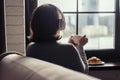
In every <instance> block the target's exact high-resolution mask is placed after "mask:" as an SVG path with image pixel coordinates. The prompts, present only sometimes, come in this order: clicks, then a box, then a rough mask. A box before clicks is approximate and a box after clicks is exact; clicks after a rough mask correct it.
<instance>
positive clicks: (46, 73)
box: [0, 53, 99, 80]
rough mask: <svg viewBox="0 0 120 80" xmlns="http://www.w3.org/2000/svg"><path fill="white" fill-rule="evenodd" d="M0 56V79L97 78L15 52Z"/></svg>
mask: <svg viewBox="0 0 120 80" xmlns="http://www.w3.org/2000/svg"><path fill="white" fill-rule="evenodd" d="M0 58H1V62H0V80H99V79H97V78H94V77H91V76H88V75H85V74H83V73H78V72H75V71H73V70H70V69H67V68H64V67H61V66H58V65H55V64H52V63H49V62H46V61H42V60H38V59H34V58H30V57H26V56H23V55H21V54H17V53H13V54H12V53H6V54H3V55H2V56H1V57H0Z"/></svg>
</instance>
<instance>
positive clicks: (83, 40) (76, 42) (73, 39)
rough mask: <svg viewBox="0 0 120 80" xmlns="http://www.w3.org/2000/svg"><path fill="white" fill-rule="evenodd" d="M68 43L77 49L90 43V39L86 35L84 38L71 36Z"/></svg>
mask: <svg viewBox="0 0 120 80" xmlns="http://www.w3.org/2000/svg"><path fill="white" fill-rule="evenodd" d="M68 42H69V43H72V44H73V45H74V46H76V47H78V46H84V45H85V44H86V43H87V42H88V38H87V37H86V35H84V36H71V37H70V39H69V41H68Z"/></svg>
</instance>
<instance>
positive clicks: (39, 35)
mask: <svg viewBox="0 0 120 80" xmlns="http://www.w3.org/2000/svg"><path fill="white" fill-rule="evenodd" d="M59 15H61V16H62V17H64V16H63V15H62V13H61V11H60V10H59V9H58V8H57V7H56V6H54V5H51V4H44V5H41V6H40V7H38V8H36V9H35V11H34V12H33V15H32V18H31V25H30V29H31V33H30V39H31V40H32V41H35V42H36V41H50V40H58V39H59V37H60V36H59V37H55V35H56V34H57V31H59V29H60V28H59V27H60V26H59V20H60V19H59V18H60V17H59Z"/></svg>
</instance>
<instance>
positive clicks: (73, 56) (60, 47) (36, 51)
mask: <svg viewBox="0 0 120 80" xmlns="http://www.w3.org/2000/svg"><path fill="white" fill-rule="evenodd" d="M26 56H29V57H33V58H37V59H41V60H45V61H48V62H52V63H55V64H58V65H61V66H64V67H66V68H69V69H73V70H76V71H79V72H85V64H84V62H83V60H82V58H81V56H80V54H79V52H78V51H77V49H76V48H75V47H74V46H73V45H71V44H60V43H57V42H42V43H40V42H31V43H30V44H29V45H28V46H27V53H26Z"/></svg>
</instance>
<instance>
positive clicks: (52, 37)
mask: <svg viewBox="0 0 120 80" xmlns="http://www.w3.org/2000/svg"><path fill="white" fill-rule="evenodd" d="M30 25H31V26H30V36H29V40H30V41H31V43H30V44H29V45H28V47H27V53H26V55H27V56H30V57H34V58H37V59H41V60H45V61H48V62H52V63H55V64H58V65H61V66H64V67H67V68H69V69H73V70H76V71H80V72H86V70H87V65H86V64H85V63H86V59H85V57H86V56H84V58H82V57H81V53H82V54H85V53H84V51H83V49H81V48H80V50H79V51H78V50H77V48H76V47H78V46H80V47H83V45H85V44H86V43H87V38H86V37H85V36H84V37H82V39H81V40H80V44H77V45H75V44H74V40H72V38H70V40H69V42H70V43H73V44H74V45H75V46H76V47H75V46H74V45H72V44H61V43H58V42H57V41H58V40H59V39H61V37H62V36H61V34H60V32H61V31H62V30H64V28H65V18H64V16H63V14H62V12H61V11H60V10H59V9H58V8H57V7H56V6H54V5H51V4H44V5H41V6H40V7H38V8H36V9H35V11H34V12H33V14H32V19H31V24H30ZM81 41H82V42H81ZM81 44H82V45H81ZM78 48H79V47H78ZM79 52H81V53H80V54H79Z"/></svg>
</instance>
